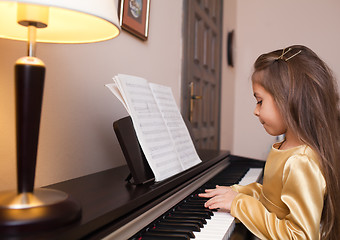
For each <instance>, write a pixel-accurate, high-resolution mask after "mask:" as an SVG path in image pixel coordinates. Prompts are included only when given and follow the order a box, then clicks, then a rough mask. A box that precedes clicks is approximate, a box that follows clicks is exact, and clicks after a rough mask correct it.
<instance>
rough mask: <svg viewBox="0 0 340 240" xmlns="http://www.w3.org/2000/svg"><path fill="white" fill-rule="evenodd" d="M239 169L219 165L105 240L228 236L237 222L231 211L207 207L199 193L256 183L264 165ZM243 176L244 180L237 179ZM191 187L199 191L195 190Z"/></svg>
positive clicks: (210, 238) (219, 238) (211, 239)
mask: <svg viewBox="0 0 340 240" xmlns="http://www.w3.org/2000/svg"><path fill="white" fill-rule="evenodd" d="M225 167H226V166H225ZM240 171H241V172H239V171H237V170H236V171H235V168H234V169H232V170H230V169H229V168H225V169H224V170H223V171H221V170H220V168H219V167H217V166H216V167H215V168H214V169H212V170H211V171H210V172H209V173H208V174H205V175H204V176H202V177H200V178H199V181H195V182H193V183H192V184H190V185H188V186H186V187H184V188H183V189H182V190H180V191H178V192H177V193H176V194H174V195H173V196H171V197H169V198H168V199H166V201H163V202H162V203H161V204H158V205H157V206H155V207H153V208H152V209H150V210H148V211H147V212H145V213H143V214H142V215H141V216H139V217H137V218H136V219H135V220H134V221H131V222H130V223H129V224H126V225H125V226H123V227H121V228H120V229H118V230H117V231H115V232H113V233H111V234H110V235H108V236H107V237H105V238H104V240H110V239H115V240H118V239H128V238H129V237H130V238H129V239H130V240H149V239H150V240H152V239H163V240H168V239H169V240H170V239H179V240H180V239H203V240H204V239H209V240H214V239H218V240H222V239H228V238H229V235H230V233H231V232H232V230H233V228H234V225H235V223H234V218H233V217H232V216H231V215H230V214H229V213H226V212H220V211H212V210H209V209H206V208H204V207H203V204H204V201H206V199H202V198H199V197H198V196H197V194H198V193H199V192H202V191H204V189H206V188H214V187H215V186H216V185H221V186H222V185H225V186H230V185H232V184H234V183H237V182H239V184H243V185H246V184H248V183H251V182H255V181H257V180H258V179H259V178H260V176H261V173H262V168H251V169H249V171H248V172H247V174H245V173H246V171H245V170H244V169H242V170H241V169H240ZM242 176H244V177H243V178H242ZM235 179H237V180H236V181H235ZM240 179H241V181H238V180H240ZM192 189H197V190H195V191H194V192H192V191H193V190H192ZM178 199H183V200H182V201H181V200H178ZM179 201H180V203H178V202H179ZM169 209H170V210H169ZM164 213H165V214H164ZM160 215H161V217H159V216H160ZM155 219H156V220H155ZM148 222H149V223H150V224H148V226H147V227H145V223H148ZM140 229H142V230H140ZM136 232H138V233H137V234H136ZM132 235H133V237H131V236H132Z"/></svg>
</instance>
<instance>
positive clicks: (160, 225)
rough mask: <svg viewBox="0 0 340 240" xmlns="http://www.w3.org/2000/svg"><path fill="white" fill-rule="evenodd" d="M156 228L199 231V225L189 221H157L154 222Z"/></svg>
mask: <svg viewBox="0 0 340 240" xmlns="http://www.w3.org/2000/svg"><path fill="white" fill-rule="evenodd" d="M155 226H156V229H157V228H163V229H164V228H166V229H177V230H189V231H196V232H199V231H201V229H200V227H199V226H197V225H196V224H191V223H169V222H159V223H156V224H155Z"/></svg>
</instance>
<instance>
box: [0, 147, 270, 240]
mask: <svg viewBox="0 0 340 240" xmlns="http://www.w3.org/2000/svg"><path fill="white" fill-rule="evenodd" d="M198 153H199V155H200V157H201V159H202V163H200V164H198V165H196V166H195V167H193V168H190V169H188V170H186V171H185V172H182V173H180V174H177V175H175V176H173V177H171V178H168V179H166V180H164V181H162V182H154V181H150V182H147V183H145V184H139V185H134V184H131V183H129V182H127V181H126V176H128V175H129V168H128V167H127V166H121V167H117V168H113V169H109V170H106V171H102V172H98V173H94V174H90V175H88V176H83V177H79V178H75V179H72V180H68V181H65V182H61V183H57V184H53V185H50V186H47V188H52V189H58V190H61V191H64V192H67V193H69V194H70V195H71V196H72V197H73V198H74V199H76V200H78V201H79V202H80V204H81V207H82V216H81V218H80V219H79V221H76V222H74V223H73V224H71V225H68V226H64V227H61V228H58V229H54V230H53V231H48V232H40V231H35V232H27V233H17V234H12V235H8V236H7V235H6V236H5V235H2V236H0V239H2V238H4V239H34V240H39V239H63V240H65V239H90V240H92V239H106V240H108V239H114V240H119V239H131V240H142V239H145V240H147V239H209V240H213V239H228V238H229V236H230V235H232V233H233V232H232V228H233V225H234V223H233V222H234V219H233V218H232V217H231V215H229V214H228V213H224V212H219V211H212V212H211V211H209V210H207V209H204V208H202V204H203V203H202V202H201V200H202V199H199V198H198V197H197V193H198V192H202V191H204V189H205V188H213V187H215V185H216V184H218V185H232V184H235V183H238V182H239V181H242V179H243V180H244V179H245V178H247V176H248V175H250V177H251V179H250V181H251V182H253V181H257V180H260V178H261V174H262V169H263V167H264V162H263V161H258V160H254V159H248V158H243V157H239V156H233V155H230V154H229V152H227V151H211V150H205V151H198ZM251 175H253V176H251ZM245 184H246V183H245ZM211 226H212V229H211ZM206 229H210V230H209V231H208V232H204V231H205V230H206ZM218 230H219V231H220V230H222V232H218ZM217 232H218V233H217ZM215 233H216V234H217V235H218V236H215V235H216V234H215Z"/></svg>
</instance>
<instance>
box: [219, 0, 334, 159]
mask: <svg viewBox="0 0 340 240" xmlns="http://www.w3.org/2000/svg"><path fill="white" fill-rule="evenodd" d="M224 3H225V5H230V6H231V8H232V9H236V23H235V24H236V27H235V34H236V36H235V37H236V46H235V53H236V54H235V60H236V63H235V68H234V69H233V70H231V71H233V72H234V77H235V79H234V81H235V88H234V91H235V92H234V96H235V100H234V112H233V113H229V116H228V115H227V114H224V116H223V118H222V124H223V122H230V121H231V120H230V119H226V118H228V117H233V118H234V119H233V120H234V125H233V133H230V134H232V135H233V140H232V145H233V147H232V148H231V149H232V153H233V154H238V155H243V156H249V157H252V158H259V159H265V158H266V155H267V153H268V151H269V148H270V145H271V144H272V143H273V141H274V140H275V138H273V137H271V136H269V135H268V134H267V133H266V132H265V131H264V129H263V127H262V126H261V124H260V123H259V121H258V120H257V119H256V117H254V115H253V109H254V107H255V100H254V97H253V96H252V89H251V82H250V75H251V70H252V64H253V62H254V61H255V59H256V58H257V57H258V55H259V54H261V53H264V52H268V51H272V50H274V49H278V48H283V47H287V46H289V45H292V44H303V45H306V46H308V47H310V48H311V49H313V50H314V51H315V52H316V53H317V54H319V56H320V57H321V58H323V59H324V61H326V62H327V63H328V64H329V66H330V67H331V68H332V69H333V71H334V73H335V75H336V76H337V77H338V79H339V78H340V68H339V64H338V63H339V56H340V46H339V43H340V30H339V27H338V24H339V23H340V14H339V13H340V2H339V1H337V0H325V1H319V0H299V1H296V0H286V1H277V0H275V1H269V0H242V1H236V3H237V4H236V7H235V0H226V1H224ZM224 8H225V9H226V8H228V6H225V7H224ZM222 81H223V82H225V81H231V80H228V79H226V77H225V78H224V79H223V80H222ZM223 104H224V106H225V105H227V104H229V103H226V102H224V103H223ZM224 138H228V139H229V136H223V135H222V143H223V142H226V141H224V140H223V139H224ZM227 142H228V141H227ZM229 145H230V144H224V146H222V147H225V146H226V147H225V148H226V149H229V148H228V146H229Z"/></svg>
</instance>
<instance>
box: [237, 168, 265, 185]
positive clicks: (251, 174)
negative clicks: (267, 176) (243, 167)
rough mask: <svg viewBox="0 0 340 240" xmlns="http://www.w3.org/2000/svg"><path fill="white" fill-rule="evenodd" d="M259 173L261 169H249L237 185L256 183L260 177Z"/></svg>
mask: <svg viewBox="0 0 340 240" xmlns="http://www.w3.org/2000/svg"><path fill="white" fill-rule="evenodd" d="M261 173H262V168H250V169H249V170H248V172H247V173H246V175H244V177H243V178H242V179H241V181H240V182H239V183H238V184H239V185H243V186H244V185H248V184H249V183H253V182H257V181H258V180H259V178H260V177H261Z"/></svg>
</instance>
